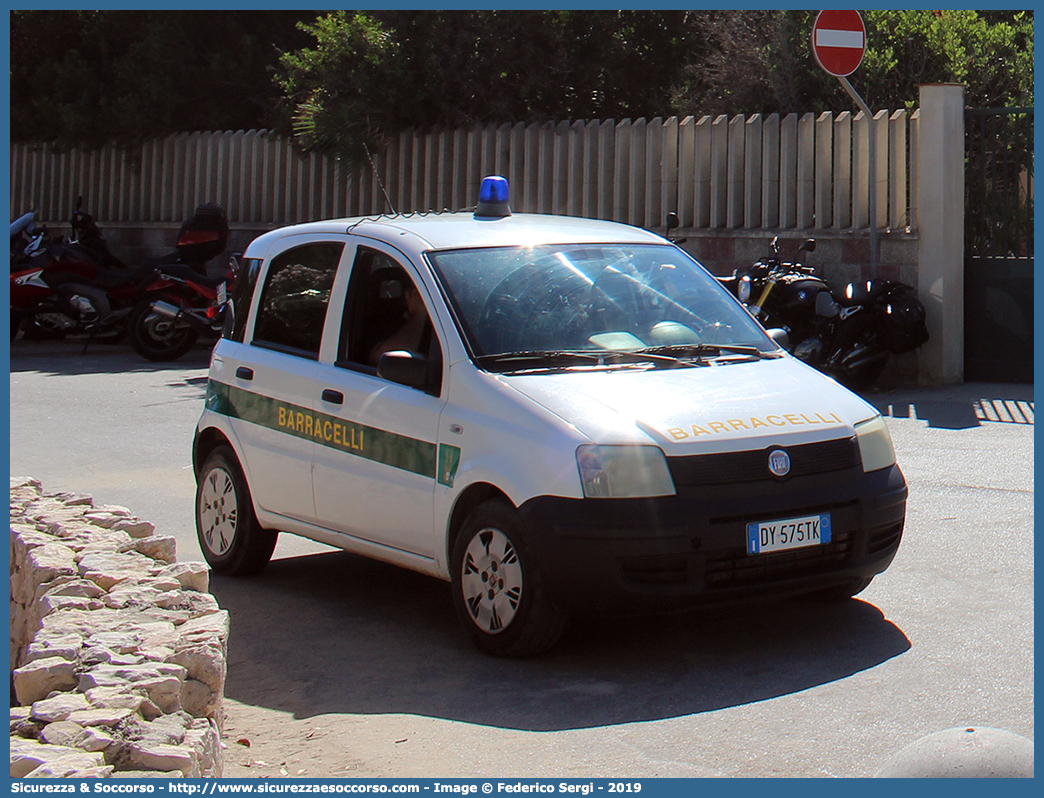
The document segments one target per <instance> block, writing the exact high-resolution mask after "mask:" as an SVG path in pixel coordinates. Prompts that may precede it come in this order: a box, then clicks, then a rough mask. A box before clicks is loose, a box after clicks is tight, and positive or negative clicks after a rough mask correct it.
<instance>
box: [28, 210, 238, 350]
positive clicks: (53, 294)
mask: <svg viewBox="0 0 1044 798" xmlns="http://www.w3.org/2000/svg"><path fill="white" fill-rule="evenodd" d="M81 204H82V199H81V200H80V201H78V203H77V207H76V211H75V212H74V214H73V218H72V219H71V220H70V227H71V228H72V231H73V236H72V238H70V239H69V240H67V241H58V242H55V243H52V244H51V245H49V246H47V247H46V248H44V249H43V250H41V251H38V252H36V254H34V255H33V256H32V257H30V258H28V259H26V260H25V261H24V262H23V263H20V264H18V265H17V267H16V266H14V265H12V272H11V317H12V327H11V337H12V339H13V338H14V337H15V335H16V334H17V332H18V330H19V329H22V330H24V332H25V335H26V336H27V337H50V338H54V337H58V338H66V337H86V339H87V342H88V343H89V342H90V341H92V340H99V339H100V340H120V339H121V338H122V337H123V336H124V334H128V333H129V334H130V336H129V337H130V339H131V344H132V346H133V347H134V348H135V350H136V351H138V353H139V354H141V355H142V356H143V357H146V358H148V359H150V360H172V359H174V358H177V357H180V356H181V355H182V354H184V353H185V352H187V351H188V349H189V348H191V347H192V345H193V344H194V343H195V341H196V338H197V337H198V335H199V331H200V329H203V330H207V331H209V330H211V329H212V328H213V323H214V322H213V320H212V319H210V318H209V317H208V314H210V316H213V317H216V316H218V315H219V313H220V308H221V304H222V303H223V302H224V299H223V298H222V296H221V294H222V293H223V287H224V285H225V284H226V283H227V282H228V281H229V280H230V279H232V277H233V273H232V272H231V271H229V272H228V273H226V274H225V275H223V276H220V277H209V276H208V275H207V273H206V269H205V264H206V263H207V261H209V260H210V259H211V258H213V257H214V256H215V255H217V254H218V253H220V252H222V251H224V248H225V245H226V244H227V241H228V222H227V219H226V217H225V214H224V211H223V210H222V209H221V207H220V206H218V205H214V204H209V203H207V204H203V205H200V206H198V207H197V208H196V211H195V213H194V214H193V216H192V217H190V218H189V219H188V220H186V221H185V223H184V224H183V225H182V227H181V230H180V231H179V234H178V242H177V245H176V246H175V250H174V252H171V253H169V254H167V255H164V256H162V257H160V258H153V259H150V260H147V261H146V262H145V263H143V264H142V265H141V266H139V267H137V268H129V267H127V266H126V265H125V264H123V262H122V261H120V260H119V259H117V258H116V257H115V256H113V255H112V253H111V252H109V249H108V246H107V245H106V243H105V240H104V238H103V237H102V235H101V232H100V230H98V227H97V225H96V224H95V223H94V220H93V218H92V217H91V216H90V215H89V214H87V213H86V212H84V211H83V210H82V209H81ZM171 308H173V310H171ZM170 314H173V319H172V317H171V315H170ZM198 316H199V317H202V318H204V319H207V320H208V322H207V323H206V324H204V325H202V326H200V325H194V324H191V323H190V321H189V320H194V319H196V317H198ZM131 323H133V331H132V330H130V329H129V328H128V325H129V324H131ZM217 329H218V330H220V325H218V327H217Z"/></svg>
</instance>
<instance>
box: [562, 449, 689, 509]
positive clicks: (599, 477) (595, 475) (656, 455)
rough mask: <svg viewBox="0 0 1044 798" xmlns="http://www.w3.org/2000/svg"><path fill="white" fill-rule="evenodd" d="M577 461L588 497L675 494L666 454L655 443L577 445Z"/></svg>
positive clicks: (634, 496)
mask: <svg viewBox="0 0 1044 798" xmlns="http://www.w3.org/2000/svg"><path fill="white" fill-rule="evenodd" d="M576 465H577V468H578V469H579V470H580V482H581V483H582V484H583V486H584V496H586V497H587V498H589V499H636V498H642V497H649V496H673V495H674V480H672V479H671V473H670V471H669V470H668V468H667V457H666V455H664V453H663V449H661V448H659V447H658V446H594V445H585V446H580V447H578V448H577V450H576Z"/></svg>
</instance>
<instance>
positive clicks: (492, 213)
mask: <svg viewBox="0 0 1044 798" xmlns="http://www.w3.org/2000/svg"><path fill="white" fill-rule="evenodd" d="M508 197H509V190H508V181H507V179H506V178H503V177H500V176H499V175H490V176H489V177H484V178H482V184H481V185H480V186H479V199H478V205H477V206H476V208H475V216H481V217H485V218H491V219H499V218H502V217H504V216H510V215H511V208H510V207H509V206H508Z"/></svg>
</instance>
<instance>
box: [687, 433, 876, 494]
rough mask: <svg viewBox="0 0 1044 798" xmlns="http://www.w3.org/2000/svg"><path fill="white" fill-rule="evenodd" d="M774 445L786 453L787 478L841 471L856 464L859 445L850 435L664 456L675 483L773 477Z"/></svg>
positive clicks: (770, 478)
mask: <svg viewBox="0 0 1044 798" xmlns="http://www.w3.org/2000/svg"><path fill="white" fill-rule="evenodd" d="M776 449H782V450H783V451H785V452H786V453H787V454H789V455H790V473H789V474H788V475H787V478H788V479H789V478H792V477H802V476H808V475H810V474H823V473H826V472H829V471H841V470H843V469H846V468H853V467H855V466H858V465H859V464H860V459H859V446H858V445H857V444H856V439H855V438H854V437H853V438H839V439H836V440H832V441H821V442H819V443H805V444H801V445H799V446H770V447H768V448H766V449H757V450H753V451H747V452H722V453H720V454H695V455H688V456H685V457H668V458H667V464H668V467H669V468H670V472H671V477H672V478H673V479H674V484H675V485H676V486H679V487H686V486H702V485H725V484H735V483H741V482H759V481H762V480H771V481H775V480H776V479H777V477H774V476H773V475H772V473H771V472H770V471H769V469H768V454H769V452H771V451H775V450H776Z"/></svg>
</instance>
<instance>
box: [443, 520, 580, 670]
mask: <svg viewBox="0 0 1044 798" xmlns="http://www.w3.org/2000/svg"><path fill="white" fill-rule="evenodd" d="M451 576H452V582H453V602H454V606H455V607H456V610H457V615H458V617H459V618H460V621H461V623H462V624H463V625H464V628H465V629H466V630H467V632H468V634H469V636H470V637H471V639H472V641H473V642H474V643H475V645H476V646H477V647H478V648H479V649H481V650H482V651H484V652H486V653H487V654H491V655H493V656H497V657H525V656H531V655H533V654H538V653H540V652H542V651H546V650H547V649H549V648H550V647H551V646H553V645H554V644H555V643H556V642H557V641H558V639H559V638H560V637H561V635H562V631H563V630H564V629H565V624H566V616H565V614H564V613H562V612H561V611H560V610H559V609H558V608H557V607H555V606H554V604H553V603H552V602H551V600H550V597H549V596H548V595H547V591H546V588H545V586H544V583H543V580H542V579H541V575H540V572H539V570H538V569H537V567H536V564H535V563H534V562H533V559H532V556H531V554H530V553H529V551H528V549H527V548H526V541H525V535H524V532H523V524H522V521H521V519H520V518H519V517H518V514H517V513H516V512H515V510H514V508H512V507H511V506H509V505H508V504H507V503H506V502H503V501H489V502H486V503H484V504H481V505H479V507H477V508H476V509H475V510H474V511H473V512H472V513H471V515H469V516H468V518H467V519H466V520H465V521H464V524H463V526H462V527H461V530H460V534H459V535H458V536H457V539H456V543H455V545H454V547H453V558H452V575H451Z"/></svg>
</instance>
